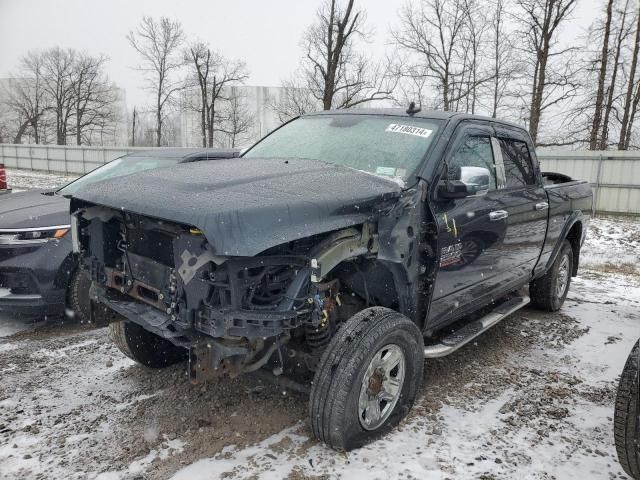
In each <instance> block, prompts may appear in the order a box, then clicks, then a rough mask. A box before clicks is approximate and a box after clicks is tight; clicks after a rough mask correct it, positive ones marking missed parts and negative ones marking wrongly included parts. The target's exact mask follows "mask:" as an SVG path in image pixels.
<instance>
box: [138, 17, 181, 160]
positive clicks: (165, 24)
mask: <svg viewBox="0 0 640 480" xmlns="http://www.w3.org/2000/svg"><path fill="white" fill-rule="evenodd" d="M127 40H129V43H130V44H131V46H132V47H133V48H134V49H135V50H136V51H137V52H138V53H139V54H140V56H141V57H142V64H141V66H140V67H139V69H140V70H141V71H142V72H144V73H145V75H146V80H147V88H148V89H149V90H151V91H152V92H153V94H154V101H155V103H154V108H155V115H156V146H158V147H159V146H161V145H162V141H163V137H162V127H163V123H164V121H165V120H166V118H167V112H166V107H167V106H169V105H170V104H171V102H172V101H173V99H174V96H175V94H176V92H178V91H179V90H180V89H181V88H182V87H183V81H182V80H180V79H178V78H176V76H177V73H178V70H179V69H180V68H181V67H182V65H183V60H182V56H181V55H180V48H181V46H182V42H183V40H184V34H183V31H182V25H181V24H180V22H178V21H172V20H170V19H168V18H166V17H161V18H160V20H159V21H155V20H154V19H153V18H151V17H142V21H141V22H140V24H139V25H138V28H137V29H136V31H135V32H129V34H128V35H127Z"/></svg>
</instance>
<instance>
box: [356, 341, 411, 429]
mask: <svg viewBox="0 0 640 480" xmlns="http://www.w3.org/2000/svg"><path fill="white" fill-rule="evenodd" d="M405 363H406V361H405V358H404V353H403V352H402V349H401V348H400V347H399V346H398V345H395V344H389V345H385V346H384V347H382V348H381V349H380V350H378V351H377V352H376V354H375V355H374V356H373V358H372V359H371V362H370V363H369V366H368V367H367V371H366V372H365V374H364V377H363V378H362V386H361V388H360V397H359V400H358V414H359V418H360V425H362V428H364V429H365V430H375V429H377V428H378V427H380V426H381V425H382V424H384V422H386V421H387V419H388V418H389V416H390V415H391V412H393V409H394V408H395V406H396V403H398V400H399V399H400V394H401V393H402V386H403V384H404V375H405Z"/></svg>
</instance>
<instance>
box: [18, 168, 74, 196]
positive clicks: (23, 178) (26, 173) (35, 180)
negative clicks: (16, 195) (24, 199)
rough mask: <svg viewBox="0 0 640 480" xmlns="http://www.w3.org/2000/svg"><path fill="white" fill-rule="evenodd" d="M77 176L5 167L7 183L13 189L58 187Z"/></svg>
mask: <svg viewBox="0 0 640 480" xmlns="http://www.w3.org/2000/svg"><path fill="white" fill-rule="evenodd" d="M76 178H78V175H65V174H58V173H48V172H40V171H35V170H21V169H16V168H8V169H7V184H8V185H9V188H11V189H13V190H14V191H21V190H29V189H32V188H59V187H62V186H64V185H66V184H67V183H69V182H71V181H73V180H75V179H76Z"/></svg>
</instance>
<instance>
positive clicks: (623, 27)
mask: <svg viewBox="0 0 640 480" xmlns="http://www.w3.org/2000/svg"><path fill="white" fill-rule="evenodd" d="M628 6H629V0H626V1H625V2H624V6H623V9H622V11H621V12H620V25H619V29H618V33H617V35H616V43H615V50H614V52H615V53H614V56H613V65H612V67H613V69H612V72H611V82H610V84H609V88H608V92H607V102H606V104H605V106H604V118H603V120H602V133H601V135H600V144H599V148H600V150H606V149H607V144H608V141H609V127H610V126H609V117H610V115H611V110H612V109H613V102H614V98H615V92H616V88H617V82H616V80H617V78H618V73H619V67H620V66H621V65H620V55H621V53H622V49H623V46H624V43H625V40H626V38H627V37H628V36H629V34H630V30H629V28H628V27H627V23H626V22H627V15H628Z"/></svg>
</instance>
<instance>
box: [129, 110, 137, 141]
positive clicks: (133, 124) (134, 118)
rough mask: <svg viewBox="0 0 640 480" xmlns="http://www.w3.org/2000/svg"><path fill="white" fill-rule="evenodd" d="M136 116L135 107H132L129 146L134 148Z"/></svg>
mask: <svg viewBox="0 0 640 480" xmlns="http://www.w3.org/2000/svg"><path fill="white" fill-rule="evenodd" d="M137 115H138V112H136V107H133V122H132V127H131V146H132V147H135V146H136V120H137V119H136V116H137Z"/></svg>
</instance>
